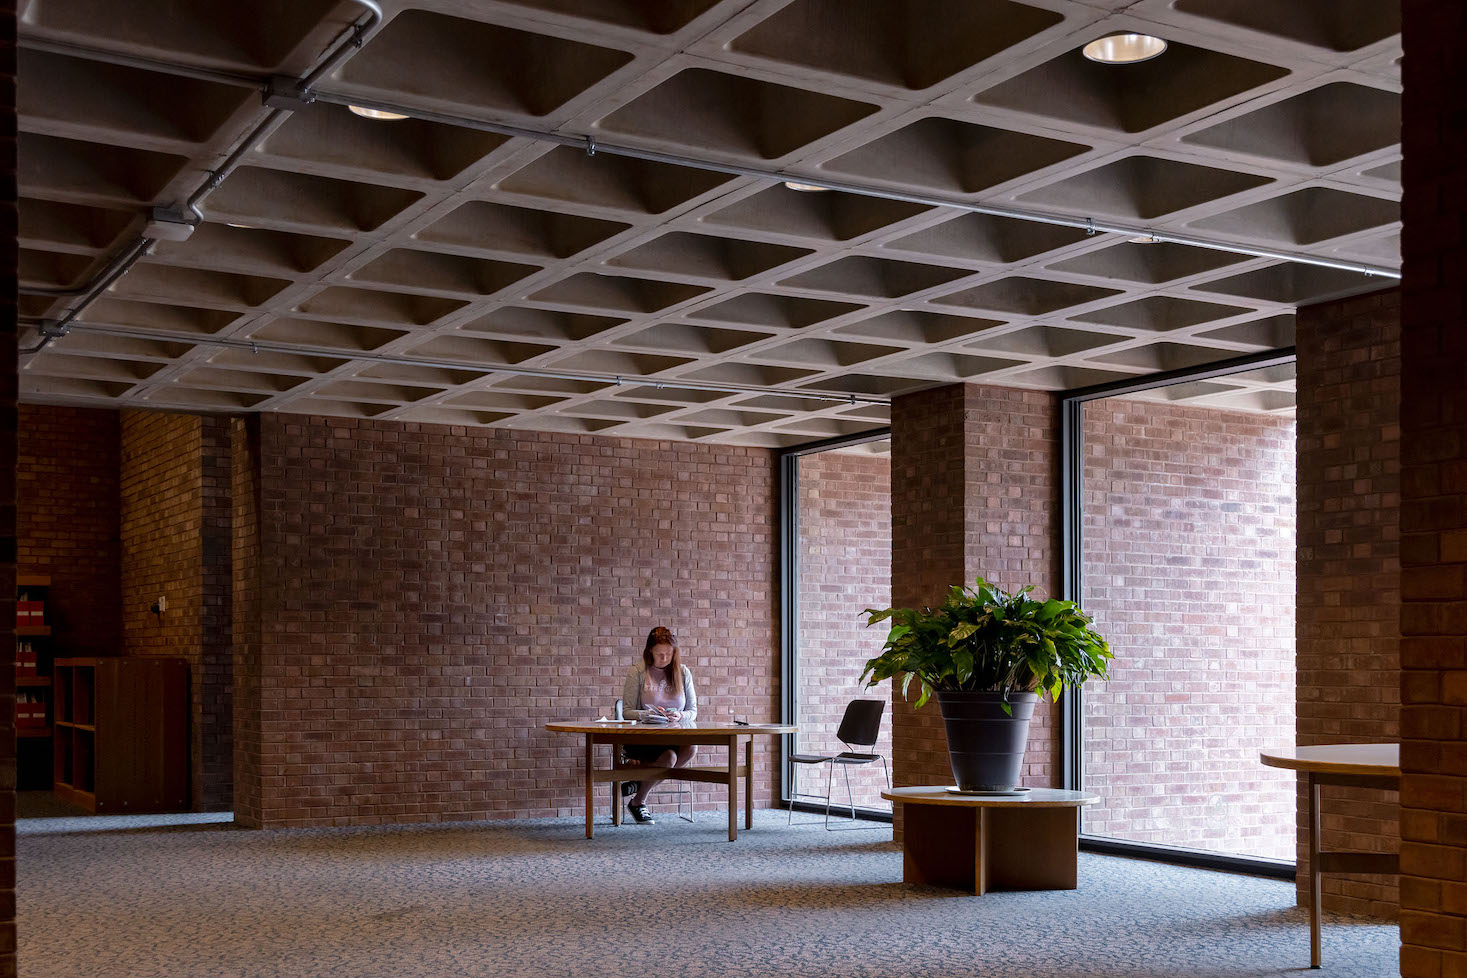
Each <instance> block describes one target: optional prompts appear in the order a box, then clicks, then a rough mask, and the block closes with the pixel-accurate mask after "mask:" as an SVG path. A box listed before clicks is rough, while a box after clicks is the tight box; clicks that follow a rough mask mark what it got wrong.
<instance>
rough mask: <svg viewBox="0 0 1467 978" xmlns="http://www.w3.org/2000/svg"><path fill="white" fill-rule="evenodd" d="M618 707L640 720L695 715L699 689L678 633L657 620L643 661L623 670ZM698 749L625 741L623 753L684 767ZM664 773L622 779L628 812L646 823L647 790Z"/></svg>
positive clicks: (633, 759) (634, 758) (632, 759)
mask: <svg viewBox="0 0 1467 978" xmlns="http://www.w3.org/2000/svg"><path fill="white" fill-rule="evenodd" d="M621 698H622V711H623V715H624V716H625V717H626V718H627V719H628V720H640V719H642V717H643V716H644V715H645V714H648V713H660V714H662V715H665V716H667V717H668V718H669V719H671V720H672V721H673V722H677V721H680V720H696V719H697V718H698V694H697V693H696V692H695V691H694V689H693V674H692V673H691V672H689V671H688V667H687V666H685V665H683V662H682V656H681V654H680V653H679V651H678V647H677V638H676V637H675V636H674V635H673V634H672V632H671V631H670V630H668V629H666V628H663V627H662V626H660V625H659V626H658V627H656V628H654V629H652V631H650V632H648V633H647V644H646V646H645V647H643V649H642V661H641V663H640V664H639V665H637V666H635V667H634V668H633V669H632V671H631V672H629V673H627V678H626V682H625V684H623V687H622V694H621ZM697 753H698V746H697V745H696V744H625V745H623V747H622V754H623V755H624V756H625V757H626V758H627V760H628V761H629V762H630V763H633V764H646V765H649V766H651V767H683V766H685V765H686V764H687V763H688V762H689V761H691V760H692V759H693V757H694V755H696V754H697ZM663 780H665V779H664V778H647V779H645V780H642V781H626V782H623V783H622V786H621V791H622V794H623V795H632V796H633V797H632V800H631V803H630V804H629V805H628V806H627V808H628V810H629V811H630V812H631V813H632V818H634V819H636V820H637V821H638V822H641V823H643V824H644V825H651V824H652V821H653V819H652V814H651V813H650V812H649V811H647V804H646V802H647V792H649V791H651V790H652V789H653V787H655V786H656V785H657V784H658V783H659V782H661V781H663Z"/></svg>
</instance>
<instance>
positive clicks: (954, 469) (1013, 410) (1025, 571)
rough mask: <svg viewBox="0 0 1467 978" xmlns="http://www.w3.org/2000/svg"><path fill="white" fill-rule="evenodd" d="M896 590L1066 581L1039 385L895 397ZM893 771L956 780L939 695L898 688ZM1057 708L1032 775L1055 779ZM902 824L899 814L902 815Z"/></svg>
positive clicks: (916, 594) (918, 778) (1027, 769)
mask: <svg viewBox="0 0 1467 978" xmlns="http://www.w3.org/2000/svg"><path fill="white" fill-rule="evenodd" d="M891 428H892V437H891V445H892V454H891V597H892V603H893V605H895V606H897V607H918V606H922V605H929V604H934V603H937V602H940V601H941V600H942V599H943V596H944V595H945V594H946V592H947V589H948V588H949V587H950V586H952V585H954V584H961V583H972V581H973V579H974V578H975V577H977V576H979V575H982V576H983V577H985V578H987V579H988V580H990V581H992V582H994V583H995V584H998V585H1000V586H1001V587H1003V588H1005V589H1008V590H1012V589H1014V588H1017V587H1021V586H1022V585H1025V584H1034V585H1036V586H1037V587H1038V589H1039V590H1040V591H1041V592H1043V593H1045V594H1054V593H1056V592H1057V591H1058V588H1059V582H1060V566H1059V561H1060V549H1059V526H1060V524H1059V410H1058V402H1057V400H1056V398H1055V396H1054V395H1053V394H1049V393H1044V392H1041V391H1023V390H1013V389H1009V388H1003V387H983V386H979V385H976V384H955V385H952V386H949V387H939V388H936V389H933V390H928V391H922V392H920V393H916V394H908V395H905V396H902V397H898V398H896V399H895V400H893V402H892V407H891ZM892 698H893V703H892V758H893V771H892V781H893V783H894V784H896V785H899V786H900V785H914V784H950V783H951V782H952V769H951V768H950V767H949V766H948V758H947V738H946V736H945V734H944V733H943V729H942V719H941V717H940V716H939V715H938V711H937V704H936V703H929V704H928V705H927V706H924V707H923V708H922V710H921V712H916V711H913V710H912V709H911V707H910V706H909V705H908V704H907V703H906V702H905V701H904V700H903V699H902V696H901V692H900V690H899V689H896V690H894V691H893V696H892ZM1057 712H1058V711H1057V710H1056V709H1055V707H1052V706H1050V705H1047V704H1043V705H1041V706H1040V707H1039V709H1037V710H1036V711H1035V713H1034V721H1033V724H1032V726H1031V727H1030V731H1029V749H1028V753H1027V755H1026V756H1025V759H1024V783H1026V784H1030V785H1039V786H1058V785H1059V783H1060V776H1061V768H1060V753H1059V752H1060V746H1061V742H1060V737H1059V736H1058V724H1057V723H1056V721H1055V717H1056V716H1057ZM898 831H900V823H898Z"/></svg>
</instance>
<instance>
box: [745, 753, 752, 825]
mask: <svg viewBox="0 0 1467 978" xmlns="http://www.w3.org/2000/svg"><path fill="white" fill-rule="evenodd" d="M753 827H754V738H753V737H750V738H749V739H748V740H746V741H744V828H746V829H752V828H753Z"/></svg>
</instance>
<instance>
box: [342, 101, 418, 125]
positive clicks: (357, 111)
mask: <svg viewBox="0 0 1467 978" xmlns="http://www.w3.org/2000/svg"><path fill="white" fill-rule="evenodd" d="M347 109H349V110H350V111H351V112H352V113H353V114H354V115H359V116H361V117H362V118H363V119H376V120H377V121H378V122H400V121H402V120H403V119H410V118H412V117H411V116H406V115H403V114H402V113H401V112H384V111H383V110H382V109H369V108H367V107H366V106H364V105H348V106H347Z"/></svg>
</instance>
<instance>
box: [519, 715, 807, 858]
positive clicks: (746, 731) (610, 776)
mask: <svg viewBox="0 0 1467 978" xmlns="http://www.w3.org/2000/svg"><path fill="white" fill-rule="evenodd" d="M545 729H546V730H550V731H553V732H555V733H576V734H583V735H585V738H586V838H588V839H590V838H593V837H594V835H593V833H594V824H593V820H594V816H595V811H596V803H595V789H596V783H597V782H598V781H599V782H610V783H611V821H612V824H613V825H620V824H621V783H622V782H623V781H635V780H639V779H641V778H647V777H656V776H658V775H662V776H666V777H673V778H681V779H682V780H684V781H701V782H704V783H706V784H726V785H728V841H730V842H733V841H734V840H735V839H737V838H738V837H739V820H738V814H739V775H740V774H742V775H743V776H744V828H746V829H752V828H753V827H754V738H755V737H758V736H778V735H780V734H792V733H794V732H796V730H798V729H799V728H798V727H795V726H794V725H792V724H786V723H750V724H737V723H732V722H729V721H727V720H684V721H683V722H681V723H655V724H653V723H619V722H616V721H613V720H557V721H555V722H554V723H547V724H545ZM740 737H747V738H748V740H747V741H746V742H745V744H744V766H743V767H742V768H740V767H739V766H738V756H739V738H740ZM637 743H642V744H678V745H682V744H711V745H714V746H718V745H727V746H728V766H727V767H705V766H703V765H698V766H696V767H694V766H689V767H680V768H668V767H618V766H617V764H616V752H615V751H613V752H612V766H611V767H610V768H603V769H598V768H597V767H596V745H597V744H637Z"/></svg>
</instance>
